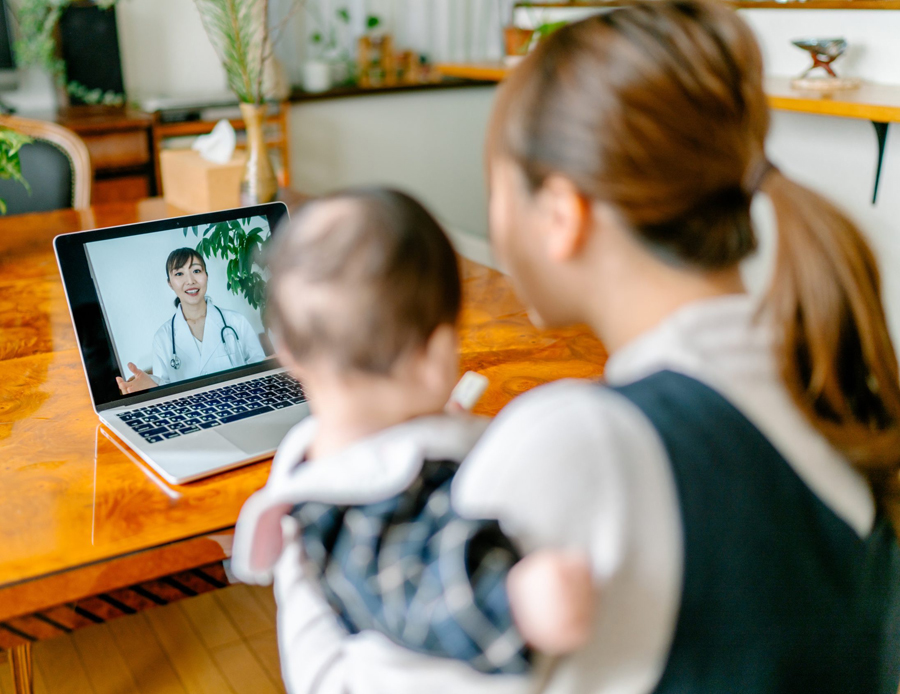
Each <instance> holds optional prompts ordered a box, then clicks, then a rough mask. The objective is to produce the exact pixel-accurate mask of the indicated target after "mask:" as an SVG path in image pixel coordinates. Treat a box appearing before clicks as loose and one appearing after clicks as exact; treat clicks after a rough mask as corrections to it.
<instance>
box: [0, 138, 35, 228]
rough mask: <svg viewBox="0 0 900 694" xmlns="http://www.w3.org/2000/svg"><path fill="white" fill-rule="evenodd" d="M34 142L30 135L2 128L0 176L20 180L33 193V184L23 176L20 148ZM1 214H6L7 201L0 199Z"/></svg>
mask: <svg viewBox="0 0 900 694" xmlns="http://www.w3.org/2000/svg"><path fill="white" fill-rule="evenodd" d="M31 142H34V140H33V139H32V138H30V137H28V135H23V134H22V133H17V132H16V131H15V130H10V129H9V128H2V129H0V178H8V179H12V180H13V181H18V182H19V183H21V184H22V185H23V186H25V190H27V191H28V193H29V194H31V186H30V185H28V181H26V180H25V178H24V177H23V176H22V163H21V162H20V161H19V150H20V149H22V147H24V146H25V145H27V144H29V143H31ZM0 214H6V201H5V200H0Z"/></svg>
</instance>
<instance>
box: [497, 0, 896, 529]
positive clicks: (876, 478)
mask: <svg viewBox="0 0 900 694" xmlns="http://www.w3.org/2000/svg"><path fill="white" fill-rule="evenodd" d="M768 128H769V110H768V106H767V103H766V96H765V93H764V91H763V71H762V58H761V55H760V51H759V48H758V46H757V44H756V41H755V39H754V37H753V34H752V32H751V30H750V28H749V27H748V26H747V25H746V24H745V23H744V22H743V21H742V20H741V19H740V18H739V17H738V15H737V14H736V13H735V12H734V11H733V10H732V9H730V8H728V7H726V6H725V4H724V3H720V2H712V1H709V0H636V1H632V2H628V3H626V4H625V6H624V7H621V8H618V9H615V10H612V11H609V12H606V13H603V14H599V15H597V16H595V17H591V18H588V19H585V20H583V21H581V22H578V23H575V24H571V25H569V26H566V27H564V28H562V29H560V30H559V31H557V32H556V33H554V34H553V35H551V36H550V37H549V38H547V39H546V40H545V41H542V42H541V43H540V44H539V45H538V47H537V48H536V50H535V51H534V52H533V53H531V54H530V55H529V56H527V57H526V58H525V60H524V61H523V62H522V64H521V65H520V66H518V67H517V68H516V69H515V70H513V71H512V73H511V74H510V76H509V78H508V79H507V80H506V82H505V83H504V84H503V85H502V86H501V88H500V91H499V93H498V96H497V101H496V106H495V109H494V113H493V116H492V119H491V125H490V129H489V136H488V159H489V162H493V161H497V160H500V161H505V162H509V163H511V164H512V165H513V166H514V167H515V168H516V169H517V170H518V172H519V174H520V180H521V181H522V186H523V188H524V189H525V190H527V191H528V193H529V194H534V193H535V192H536V191H538V190H540V189H541V187H542V186H543V185H544V182H545V181H546V180H547V179H548V178H549V177H550V176H554V175H558V176H562V177H564V178H566V179H568V180H569V181H571V182H572V183H573V184H574V185H575V186H576V188H577V189H578V190H579V191H580V193H581V194H582V195H583V196H584V198H585V199H586V200H587V201H590V202H599V203H604V204H606V205H607V206H608V207H610V208H611V209H612V210H614V212H615V214H616V216H617V218H618V219H620V220H621V221H622V223H624V225H625V227H626V228H627V229H628V230H629V231H630V232H631V233H632V234H633V236H634V237H635V238H636V239H637V240H639V241H640V242H641V243H642V244H643V245H644V246H645V248H647V249H648V250H650V252H653V253H655V254H657V255H658V257H660V258H661V259H663V260H665V261H667V262H671V263H678V264H680V265H682V266H685V267H692V268H694V269H696V270H697V271H717V270H723V269H728V268H734V267H736V266H737V263H738V262H740V261H741V260H742V259H743V258H745V257H746V256H747V255H748V254H750V252H751V251H752V250H753V249H754V247H755V246H756V238H755V234H754V230H753V227H752V225H751V221H750V200H751V198H752V196H753V194H754V193H755V192H756V191H758V190H760V191H762V192H764V193H766V194H767V195H768V197H769V198H770V200H771V202H772V205H773V207H774V209H775V215H776V220H777V225H778V242H777V256H776V262H775V269H774V275H773V277H772V280H771V284H770V286H769V291H768V294H767V296H766V297H765V300H764V302H763V305H762V313H761V318H765V319H766V320H770V321H771V325H772V326H773V327H774V329H775V335H776V346H775V355H774V356H775V358H776V360H777V361H776V363H777V364H778V368H779V369H780V371H781V377H782V379H783V382H784V384H785V386H786V388H787V390H788V391H789V392H790V394H791V397H792V399H793V401H794V403H795V404H796V406H797V407H798V408H799V409H800V411H801V412H803V414H804V415H805V416H806V418H807V420H808V421H809V422H810V423H811V424H812V425H813V426H814V427H815V428H816V429H817V430H818V431H819V432H820V433H821V434H822V435H823V436H824V437H825V438H826V439H827V440H828V441H829V442H830V443H831V445H832V446H834V447H835V448H836V449H837V450H839V451H841V452H842V453H843V454H844V455H845V456H846V457H847V458H848V459H849V460H850V461H851V462H852V463H853V464H854V465H855V467H856V468H857V469H858V470H859V471H860V472H861V473H863V474H864V475H865V476H866V477H867V478H868V480H869V482H870V484H871V485H872V488H873V490H874V492H875V494H876V496H877V497H878V499H879V501H880V502H881V504H882V508H884V509H886V510H888V511H889V512H890V513H891V515H892V517H893V518H892V519H893V520H894V525H895V528H896V527H898V519H900V513H898V509H900V504H898V496H900V495H898V493H897V488H898V470H900V378H898V366H897V357H896V354H895V352H894V349H893V345H892V343H891V338H890V335H889V333H888V327H887V322H886V319H885V314H884V309H883V305H882V298H881V280H880V277H879V272H878V267H877V264H876V262H875V257H874V255H873V253H872V250H871V249H870V248H869V245H868V244H867V243H866V241H865V238H864V237H863V234H862V233H861V232H860V230H859V229H858V228H857V227H856V225H855V224H854V223H853V222H852V221H850V219H848V218H847V217H846V216H845V215H844V214H843V213H842V212H841V211H839V210H838V209H837V208H836V207H835V206H834V205H833V204H832V203H831V202H829V201H828V200H826V199H824V198H823V197H821V196H819V195H817V194H815V193H813V192H812V191H811V190H809V189H807V188H805V187H803V186H802V185H800V184H798V183H796V182H794V181H792V180H791V179H790V178H788V177H787V176H785V175H783V174H782V173H781V172H779V171H778V170H777V169H775V168H774V167H773V166H771V164H769V163H768V162H767V161H766V158H765V152H764V145H765V138H766V133H767V132H768Z"/></svg>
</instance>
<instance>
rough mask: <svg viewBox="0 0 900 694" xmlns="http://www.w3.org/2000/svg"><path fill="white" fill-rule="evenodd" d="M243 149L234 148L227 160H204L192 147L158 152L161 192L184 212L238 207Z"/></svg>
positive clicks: (243, 158) (170, 202) (244, 160)
mask: <svg viewBox="0 0 900 694" xmlns="http://www.w3.org/2000/svg"><path fill="white" fill-rule="evenodd" d="M246 161H247V155H246V153H245V152H235V153H234V154H233V155H232V157H231V161H230V162H228V163H227V164H214V163H213V162H211V161H206V160H205V159H203V158H202V157H201V156H200V153H199V152H196V151H194V150H192V149H164V150H162V151H161V152H160V153H159V166H160V173H161V175H162V186H163V196H164V197H165V199H166V202H167V203H169V204H170V205H173V206H175V207H178V208H179V209H182V210H184V211H185V212H212V211H214V210H226V209H228V208H230V207H239V206H240V204H241V178H242V177H243V175H244V164H245V163H246Z"/></svg>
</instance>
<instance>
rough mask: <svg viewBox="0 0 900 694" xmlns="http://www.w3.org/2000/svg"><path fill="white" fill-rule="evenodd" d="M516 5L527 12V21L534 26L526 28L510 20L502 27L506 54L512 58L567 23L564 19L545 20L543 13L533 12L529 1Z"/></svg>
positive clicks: (522, 54)
mask: <svg viewBox="0 0 900 694" xmlns="http://www.w3.org/2000/svg"><path fill="white" fill-rule="evenodd" d="M518 6H519V7H523V8H525V10H526V12H528V19H529V22H528V23H529V24H531V26H532V27H534V28H533V29H527V28H523V27H519V26H516V25H515V24H514V22H513V21H512V20H511V21H510V24H509V26H506V27H504V28H503V39H504V44H505V48H506V55H507V56H508V57H511V58H513V59H514V60H518V58H519V57H521V56H524V55H525V54H526V53H527V52H528V51H529V50H531V49H532V48H533V47H534V46H535V45H537V43H538V42H539V41H542V40H543V39H545V38H547V37H548V36H549V35H550V34H552V33H553V32H554V31H556V30H557V29H560V28H562V27H564V26H565V25H566V24H568V22H566V21H557V22H549V21H547V20H546V19H545V18H544V16H543V15H537V14H535V13H534V12H533V10H534V7H533V5H532V4H531V3H530V2H521V3H518ZM513 19H514V18H513Z"/></svg>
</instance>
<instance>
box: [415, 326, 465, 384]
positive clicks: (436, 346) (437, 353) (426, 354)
mask: <svg viewBox="0 0 900 694" xmlns="http://www.w3.org/2000/svg"><path fill="white" fill-rule="evenodd" d="M419 354H420V358H419V363H420V365H421V367H422V372H421V373H422V378H423V379H424V382H425V386H426V388H428V389H429V390H432V391H435V392H437V391H443V390H446V389H447V388H448V386H449V388H450V389H452V388H453V384H454V383H456V379H457V378H458V376H459V338H458V337H457V334H456V326H454V325H447V324H445V325H439V326H438V327H437V328H436V329H435V331H434V332H433V333H431V336H430V337H429V338H428V342H427V343H426V344H425V347H424V349H423V350H422V351H421V352H420V353H419ZM447 395H448V396H449V390H448V391H447Z"/></svg>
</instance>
